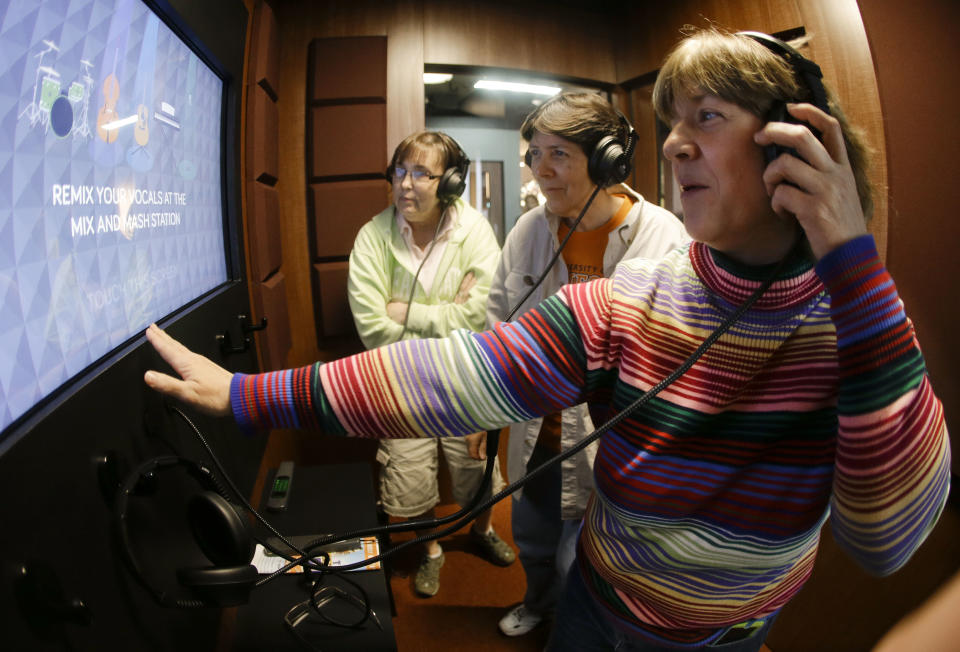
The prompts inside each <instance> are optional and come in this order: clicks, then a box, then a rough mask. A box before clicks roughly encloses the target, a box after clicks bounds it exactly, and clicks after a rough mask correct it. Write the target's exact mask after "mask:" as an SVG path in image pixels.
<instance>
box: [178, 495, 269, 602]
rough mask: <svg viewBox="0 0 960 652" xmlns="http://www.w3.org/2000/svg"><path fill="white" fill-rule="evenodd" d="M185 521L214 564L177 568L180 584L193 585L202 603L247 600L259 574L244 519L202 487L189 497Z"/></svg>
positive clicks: (218, 496) (231, 507)
mask: <svg viewBox="0 0 960 652" xmlns="http://www.w3.org/2000/svg"><path fill="white" fill-rule="evenodd" d="M187 521H188V522H189V524H190V529H191V530H192V531H193V536H194V539H196V541H197V545H199V546H200V549H201V550H202V551H203V554H204V555H206V556H207V558H208V559H209V560H210V561H211V562H213V566H211V567H208V568H181V569H179V570H178V571H177V579H178V580H179V582H180V584H182V585H183V586H186V587H188V588H190V589H192V590H193V592H194V593H195V594H196V595H197V597H198V598H200V599H201V600H202V601H203V602H204V603H205V604H212V605H215V606H218V607H232V606H236V605H240V604H244V603H246V602H247V601H248V600H249V598H250V591H251V590H252V589H253V585H254V583H255V582H256V581H257V577H258V575H259V574H258V572H257V569H256V568H255V567H254V566H252V565H251V564H250V560H251V559H252V558H253V537H252V536H251V535H250V529H249V527H248V525H247V522H246V521H245V520H244V518H243V517H242V516H241V515H240V513H239V512H238V511H237V509H235V508H234V506H233V505H231V504H230V503H229V502H227V500H226V499H225V498H223V497H222V496H220V495H219V494H217V493H216V492H213V491H203V492H201V493H199V494H197V495H196V496H194V497H193V498H192V499H190V504H189V505H188V506H187Z"/></svg>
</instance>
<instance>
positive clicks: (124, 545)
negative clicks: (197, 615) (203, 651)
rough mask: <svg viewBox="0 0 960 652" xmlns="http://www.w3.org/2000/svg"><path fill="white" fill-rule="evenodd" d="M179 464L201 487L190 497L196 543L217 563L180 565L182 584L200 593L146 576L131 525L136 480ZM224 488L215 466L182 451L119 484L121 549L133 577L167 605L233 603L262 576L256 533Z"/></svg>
mask: <svg viewBox="0 0 960 652" xmlns="http://www.w3.org/2000/svg"><path fill="white" fill-rule="evenodd" d="M175 467H183V468H184V469H185V470H186V472H187V475H189V476H190V477H192V478H193V479H194V480H196V481H197V482H198V483H199V484H200V487H201V488H202V491H200V492H199V493H197V494H196V495H194V496H193V497H192V498H191V499H190V502H189V503H188V506H187V521H188V523H189V524H190V529H191V531H192V532H193V538H194V540H195V541H196V543H197V545H198V546H199V547H200V549H201V550H202V551H203V554H204V555H206V557H207V559H209V560H210V562H211V563H212V564H213V565H212V566H208V567H204V568H180V569H178V570H177V580H178V581H179V583H180V585H181V586H184V587H186V588H187V589H189V590H190V591H191V592H192V593H193V594H194V596H195V597H193V598H189V599H188V598H184V597H175V596H171V595H168V594H167V593H165V592H164V591H162V590H160V589H158V588H157V587H156V586H154V585H153V584H152V583H151V582H150V580H148V579H147V576H146V574H144V572H143V569H142V567H141V565H140V562H139V559H138V558H137V556H136V554H135V553H134V551H133V546H132V545H131V542H130V535H129V533H128V531H127V506H128V500H129V497H130V494H131V493H133V492H134V491H135V489H136V485H137V483H138V482H139V481H140V480H141V478H144V477H145V476H149V475H151V474H154V473H155V472H157V471H161V470H165V469H170V468H175ZM223 493H224V492H223V490H222V489H221V488H220V487H219V486H218V483H217V481H216V479H215V478H214V476H213V473H212V472H211V471H210V469H208V468H207V467H205V466H204V465H202V464H199V463H197V462H194V461H192V460H189V459H187V458H183V457H179V456H177V455H166V456H161V457H155V458H153V459H151V460H149V461H147V462H145V463H144V464H141V465H140V466H139V467H137V469H136V470H134V471H133V472H132V473H131V474H130V475H129V476H127V479H126V480H125V481H124V483H123V485H122V486H121V487H120V489H119V492H118V494H117V499H116V504H115V505H114V514H115V516H116V519H115V525H116V529H117V536H118V539H119V541H120V549H121V551H122V552H123V554H124V557H125V559H126V561H127V564H128V566H129V567H130V570H131V571H132V572H133V575H134V577H135V578H136V579H137V581H138V582H140V584H141V585H142V586H143V587H144V588H145V589H147V591H149V592H150V593H151V594H152V595H153V597H154V598H155V599H156V600H157V602H159V603H160V604H161V605H162V606H165V607H177V608H191V607H206V606H215V607H232V606H237V605H241V604H245V603H246V602H247V601H248V600H249V597H250V591H251V590H252V589H253V586H254V584H255V583H256V581H257V580H258V578H259V573H258V572H257V569H256V567H255V566H253V565H252V564H251V560H252V559H253V551H254V545H253V536H252V533H251V530H250V526H249V523H247V521H246V520H245V519H244V518H243V517H242V516H241V515H240V513H239V512H238V510H239V509H242V508H241V507H239V506H236V507H235V506H234V505H233V504H232V503H230V502H228V501H227V499H226V498H224V497H223V495H222V494H223Z"/></svg>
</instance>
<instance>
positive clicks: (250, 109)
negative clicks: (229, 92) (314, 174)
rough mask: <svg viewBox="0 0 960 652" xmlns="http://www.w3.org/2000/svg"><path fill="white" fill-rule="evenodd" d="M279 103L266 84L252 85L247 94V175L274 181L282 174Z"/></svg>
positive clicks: (270, 183) (268, 181) (268, 182)
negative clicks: (279, 145) (272, 96)
mask: <svg viewBox="0 0 960 652" xmlns="http://www.w3.org/2000/svg"><path fill="white" fill-rule="evenodd" d="M279 129H280V116H279V113H278V112H277V104H276V102H274V101H273V100H272V99H270V96H269V95H267V93H266V91H264V90H263V87H261V86H257V85H251V86H249V87H248V95H247V147H246V165H247V170H246V172H247V179H249V180H251V181H259V182H260V183H265V184H267V185H271V186H272V185H274V184H276V182H277V179H278V178H279V164H278V161H279V159H278V155H279V152H278V149H277V140H278V139H277V135H278V133H279Z"/></svg>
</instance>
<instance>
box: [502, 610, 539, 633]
mask: <svg viewBox="0 0 960 652" xmlns="http://www.w3.org/2000/svg"><path fill="white" fill-rule="evenodd" d="M542 620H543V616H541V615H540V614H535V613H533V612H532V611H530V610H528V609H527V607H526V605H524V604H523V603H520V604H518V605H517V606H516V607H514V608H513V609H511V610H510V611H509V612H508V613H507V615H506V616H504V617H503V618H501V619H500V631H501V632H503V633H504V634H506V635H507V636H523V635H524V634H526V633H527V632H529V631H530V630H532V629H533V628H534V627H536V626H537V625H539V624H540V622H541V621H542Z"/></svg>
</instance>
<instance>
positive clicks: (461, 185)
mask: <svg viewBox="0 0 960 652" xmlns="http://www.w3.org/2000/svg"><path fill="white" fill-rule="evenodd" d="M466 189H467V181H466V179H464V178H463V174H462V173H461V172H460V170H459V169H458V168H447V169H446V170H445V171H444V173H443V176H442V177H440V183H439V184H438V185H437V197H439V198H441V199H456V198H457V197H459V196H460V195H462V194H463V191H464V190H466Z"/></svg>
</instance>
